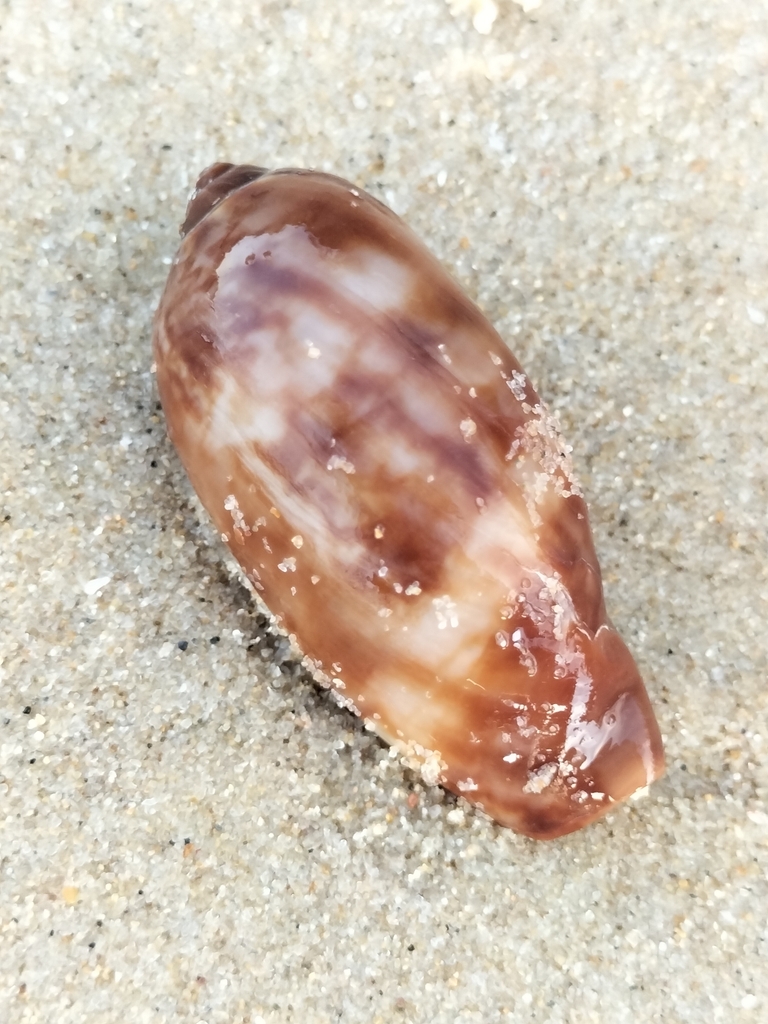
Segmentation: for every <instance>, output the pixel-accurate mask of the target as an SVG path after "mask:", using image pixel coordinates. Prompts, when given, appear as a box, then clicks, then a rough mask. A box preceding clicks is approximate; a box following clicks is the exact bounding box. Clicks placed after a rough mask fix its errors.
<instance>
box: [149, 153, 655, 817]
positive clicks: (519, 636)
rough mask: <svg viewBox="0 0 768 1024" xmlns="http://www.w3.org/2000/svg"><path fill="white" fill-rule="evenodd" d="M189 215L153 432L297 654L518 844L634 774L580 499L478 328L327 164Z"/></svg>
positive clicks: (624, 785)
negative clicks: (160, 430) (169, 445)
mask: <svg viewBox="0 0 768 1024" xmlns="http://www.w3.org/2000/svg"><path fill="white" fill-rule="evenodd" d="M227 189H231V191H229V192H227ZM187 223H188V226H189V231H188V234H187V235H186V237H185V238H184V240H183V242H182V244H181V248H180V250H179V255H178V259H177V261H176V263H175V265H174V267H173V268H172V271H171V274H170V277H169V281H168V285H167V287H166V291H165V294H164V297H163V300H162V303H161V306H160V309H159V311H158V315H157V319H156V330H155V353H156V361H157V367H158V384H159V388H160V393H161V398H162V401H163V406H164V408H165V411H166V415H167V418H168V425H169V431H170V434H171V437H172V439H173V441H174V444H175V445H176V447H177V449H178V451H179V454H180V456H181V458H182V461H183V462H184V465H185V467H186V469H187V471H188V473H189V475H190V478H191V480H192V482H193V484H194V486H195V488H196V490H197V491H198V493H199V495H200V497H201V499H202V501H203V503H204V505H205V506H206V508H207V509H208V510H209V512H210V513H211V515H212V517H213V518H214V520H215V522H216V524H217V526H218V528H219V530H220V531H221V532H222V534H223V535H225V536H226V537H227V539H228V542H229V544H230V547H231V548H232V550H233V552H234V553H235V555H236V556H237V558H238V560H239V561H240V562H241V564H242V565H243V568H244V569H245V571H246V573H247V574H248V576H249V579H251V581H252V582H253V583H254V586H255V587H256V589H258V590H259V591H260V593H261V595H262V597H263V598H264V600H265V601H266V603H267V605H268V606H269V608H270V609H271V610H272V612H273V613H275V614H276V615H277V616H279V618H280V620H281V622H282V624H283V625H284V626H285V628H287V629H288V630H289V631H290V632H292V633H294V634H295V635H296V636H297V638H298V640H299V642H300V644H301V646H302V648H303V650H304V652H305V653H306V654H307V655H308V656H309V657H310V658H311V659H313V661H314V662H315V663H317V664H318V665H320V666H322V670H323V672H324V673H326V675H327V677H328V678H330V679H333V680H334V684H333V685H334V686H336V687H337V688H338V689H339V690H340V691H341V693H342V696H343V698H344V699H345V700H347V701H349V702H351V704H352V705H354V706H355V707H356V708H357V710H358V711H359V713H361V714H362V715H364V716H365V717H366V718H367V719H369V720H371V721H372V723H373V725H374V726H375V727H376V728H377V729H378V730H379V732H380V733H381V734H382V735H383V736H385V738H387V739H388V740H390V741H395V742H398V741H399V742H401V744H402V745H403V746H404V747H407V748H408V749H409V750H413V749H417V750H419V751H420V752H421V756H422V757H423V756H427V755H425V754H424V752H425V751H426V752H429V751H434V752H436V755H435V756H434V757H433V761H436V762H437V763H438V764H439V766H440V769H441V775H440V778H441V781H443V782H444V784H445V785H447V786H448V787H450V788H451V789H453V790H455V791H456V792H459V793H462V794H463V795H464V796H466V797H467V798H469V799H471V800H473V801H475V802H477V803H480V804H481V805H482V806H483V807H484V808H485V809H486V810H487V811H488V812H489V813H490V814H491V815H493V816H494V817H495V818H496V819H497V820H499V821H501V822H502V823H504V824H507V825H510V826H512V827H514V828H516V829H518V830H520V831H523V832H525V833H527V834H528V835H532V836H538V837H552V836H556V835H560V834H563V833H565V832H568V831H572V830H573V829H574V828H578V827H579V826H580V825H582V824H585V823H586V822H587V821H590V820H592V819H594V818H595V817H598V816H599V815H600V814H602V813H604V812H605V810H607V809H608V808H609V807H610V806H611V803H612V802H614V801H615V800H619V799H623V798H624V797H626V796H627V795H629V794H630V793H632V792H633V791H634V790H636V789H637V788H638V787H639V786H643V785H646V784H647V783H648V782H650V781H651V780H652V779H653V778H654V777H655V776H657V775H658V774H659V773H660V771H661V770H662V765H663V755H662V752H661V741H660V738H659V734H658V729H657V726H656V723H655V720H654V718H653V713H652V710H651V708H650V705H649V702H648V698H647V696H646V693H645V690H644V688H643V685H642V682H641V680H640V678H639V675H638V673H637V669H636V667H635V665H634V662H633V661H632V658H631V656H630V654H629V652H628V651H627V649H626V647H625V646H624V644H623V642H622V641H621V639H620V638H619V637H618V635H617V634H616V633H615V631H614V630H613V629H612V627H611V626H610V623H609V622H608V620H607V619H606V615H605V608H604V604H603V598H602V587H601V583H600V571H599V567H598V564H597V559H596V556H595V552H594V548H593V544H592V539H591V534H590V530H589V525H588V520H587V512H586V506H585V504H584V502H583V500H582V498H581V497H580V496H579V494H578V492H577V489H576V487H575V485H573V484H572V481H571V476H570V471H569V465H568V461H567V458H566V457H565V455H564V454H562V455H561V442H560V440H559V437H558V436H557V434H556V431H555V430H554V427H553V426H552V423H551V421H550V419H549V418H548V414H547V413H546V410H544V409H543V407H542V405H541V403H540V400H539V398H538V396H537V395H536V393H535V391H534V390H533V388H532V386H531V385H530V382H528V380H527V378H525V377H524V376H522V371H521V369H520V366H519V364H518V363H517V362H516V360H515V359H514V357H513V356H512V355H511V353H510V352H509V350H508V349H507V348H506V346H505V345H504V343H503V342H502V340H501V339H500V337H499V336H498V334H497V333H496V332H495V331H494V330H493V328H492V327H491V326H490V324H489V323H488V322H487V321H486V320H485V318H484V317H483V316H482V314H481V313H480V312H479V311H478V310H477V308H476V307H475V306H474V305H472V303H471V302H469V300H468V299H467V298H466V297H465V296H464V295H463V294H462V292H461V291H460V290H459V288H458V287H457V286H456V284H455V283H454V282H453V281H452V280H451V279H450V278H449V277H448V276H447V274H446V273H445V271H444V270H443V269H442V267H441V266H440V264H439V263H438V261H437V260H436V259H435V258H434V257H433V256H432V255H431V254H430V253H429V252H428V251H427V250H426V249H425V248H424V246H423V245H421V243H420V242H419V241H418V240H417V239H416V238H415V236H413V234H412V233H411V232H410V231H409V230H408V229H407V228H406V227H405V225H404V224H403V223H402V222H401V221H400V220H399V219H398V218H397V217H396V216H395V215H394V214H393V213H392V212H391V211H389V210H387V209H386V207H383V206H382V205H381V204H380V203H378V202H377V201H376V200H374V199H372V198H371V197H369V196H367V195H365V193H361V192H359V190H356V189H353V188H352V186H350V185H349V184H348V183H347V182H344V181H342V180H341V179H338V178H334V177H332V176H331V175H326V174H319V173H314V172H306V171H304V172H302V171H279V172H273V173H268V174H267V173H264V172H263V171H262V169H260V168H244V169H243V168H241V169H238V168H231V167H230V166H228V165H217V166H216V167H215V168H213V169H212V170H211V172H209V174H208V178H207V180H205V181H203V186H202V187H201V188H200V189H199V190H198V192H197V193H196V194H195V196H194V197H193V200H192V201H191V204H190V215H189V217H188V222H187ZM323 339H324V340H323ZM470 389H472V392H471V393H470ZM398 588H399V589H398ZM409 588H410V589H409ZM334 666H335V667H334ZM422 748H423V749H422ZM590 752H593V753H594V756H592V753H590Z"/></svg>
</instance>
